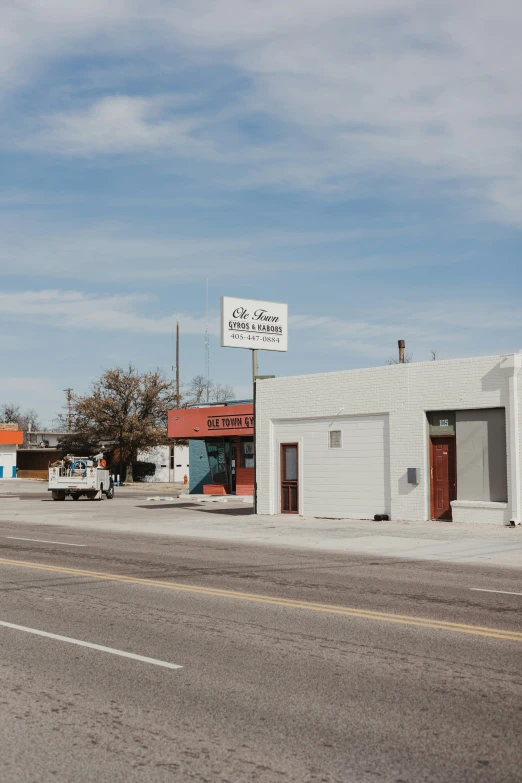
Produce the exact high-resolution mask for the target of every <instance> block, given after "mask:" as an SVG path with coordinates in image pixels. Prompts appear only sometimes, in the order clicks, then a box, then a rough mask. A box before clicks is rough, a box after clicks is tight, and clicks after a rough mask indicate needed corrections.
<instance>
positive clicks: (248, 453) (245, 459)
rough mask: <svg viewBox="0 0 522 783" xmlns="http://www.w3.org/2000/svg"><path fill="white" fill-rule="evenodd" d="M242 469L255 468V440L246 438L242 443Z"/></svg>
mask: <svg viewBox="0 0 522 783" xmlns="http://www.w3.org/2000/svg"><path fill="white" fill-rule="evenodd" d="M241 467H242V468H253V467H254V439H253V438H244V439H243V440H242V441H241Z"/></svg>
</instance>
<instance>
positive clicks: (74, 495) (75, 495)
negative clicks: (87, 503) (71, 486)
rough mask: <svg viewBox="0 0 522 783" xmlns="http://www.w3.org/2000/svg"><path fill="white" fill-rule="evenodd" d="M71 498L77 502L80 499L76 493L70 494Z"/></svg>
mask: <svg viewBox="0 0 522 783" xmlns="http://www.w3.org/2000/svg"><path fill="white" fill-rule="evenodd" d="M71 497H72V499H73V500H79V499H80V495H79V493H78V492H71Z"/></svg>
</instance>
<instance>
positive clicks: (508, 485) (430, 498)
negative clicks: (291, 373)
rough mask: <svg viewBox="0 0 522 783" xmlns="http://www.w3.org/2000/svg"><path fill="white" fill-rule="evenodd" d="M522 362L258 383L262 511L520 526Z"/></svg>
mask: <svg viewBox="0 0 522 783" xmlns="http://www.w3.org/2000/svg"><path fill="white" fill-rule="evenodd" d="M521 364H522V355H521V354H514V355H513V354H511V355H508V356H488V357H480V358H472V359H456V360H450V361H436V362H426V363H419V364H402V365H392V366H385V367H375V368H370V369H363V370H349V371H343V372H332V373H323V374H316V375H305V376H299V377H293V378H275V379H266V380H261V381H258V382H257V404H256V407H257V411H256V441H257V445H256V457H257V497H258V512H259V513H260V514H278V513H281V512H282V513H285V512H288V513H292V512H293V513H299V514H301V515H304V516H316V517H319V516H320V517H332V518H343V517H344V518H350V517H351V518H363V519H366V518H373V516H374V515H375V514H382V513H384V514H388V515H389V516H390V518H391V519H399V520H400V519H404V520H427V519H431V518H440V519H444V518H446V519H447V518H451V516H452V517H453V519H454V520H455V521H464V520H470V521H474V522H492V523H504V524H507V523H509V522H510V521H515V522H516V523H520V521H521V503H522V498H521V478H520V464H521V453H520V448H521V440H522V437H521V425H520V422H521V421H522V418H521V417H522V411H521V410H520V406H521V396H522V394H521V393H520V391H519V384H522V375H520V378H519V372H520V368H521ZM408 469H414V470H413V471H412V470H410V471H408Z"/></svg>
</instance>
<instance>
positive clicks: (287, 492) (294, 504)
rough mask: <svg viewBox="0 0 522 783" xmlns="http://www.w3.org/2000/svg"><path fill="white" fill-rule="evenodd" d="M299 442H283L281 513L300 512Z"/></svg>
mask: <svg viewBox="0 0 522 783" xmlns="http://www.w3.org/2000/svg"><path fill="white" fill-rule="evenodd" d="M297 477H298V454H297V443H282V444H281V513H282V514H298V513H299V503H298V497H299V481H298V478H297Z"/></svg>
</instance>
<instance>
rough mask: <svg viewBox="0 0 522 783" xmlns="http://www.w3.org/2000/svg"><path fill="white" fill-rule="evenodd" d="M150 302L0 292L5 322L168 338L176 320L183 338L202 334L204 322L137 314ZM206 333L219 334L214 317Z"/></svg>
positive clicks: (51, 292) (76, 293)
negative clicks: (21, 322)
mask: <svg viewBox="0 0 522 783" xmlns="http://www.w3.org/2000/svg"><path fill="white" fill-rule="evenodd" d="M149 302H150V297H147V296H142V295H129V296H104V295H99V296H98V295H89V294H85V293H82V292H80V291H63V290H57V289H55V290H45V291H21V292H17V293H16V294H13V292H6V293H4V292H0V313H2V316H3V317H4V318H6V317H10V316H11V317H14V318H23V320H24V321H25V322H27V321H33V322H36V323H45V324H48V325H53V326H55V327H60V326H67V327H68V328H70V329H78V330H83V329H89V330H91V331H92V330H100V331H125V332H135V333H141V334H170V333H171V332H172V329H173V327H174V326H175V322H176V319H177V320H178V321H179V323H180V328H181V329H182V330H183V332H184V333H185V334H204V332H205V327H206V324H205V319H204V318H194V317H193V316H191V315H185V314H183V313H179V314H176V313H173V314H171V315H166V316H156V317H153V316H147V315H141V314H140V312H139V311H140V310H141V309H143V308H144V307H145V306H146V305H147V303H149ZM209 331H210V332H211V333H213V334H217V333H218V321H217V318H216V317H215V316H213V317H212V319H211V320H209Z"/></svg>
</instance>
